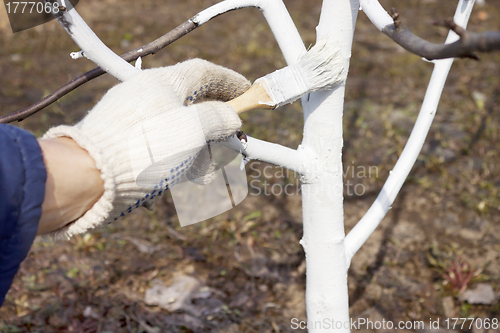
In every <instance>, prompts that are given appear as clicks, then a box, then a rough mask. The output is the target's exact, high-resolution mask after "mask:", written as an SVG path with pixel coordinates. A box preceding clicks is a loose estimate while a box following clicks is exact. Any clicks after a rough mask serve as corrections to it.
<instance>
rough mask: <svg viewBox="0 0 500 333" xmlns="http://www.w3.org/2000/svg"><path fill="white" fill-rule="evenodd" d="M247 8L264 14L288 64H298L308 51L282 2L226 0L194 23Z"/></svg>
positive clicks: (206, 10) (204, 12)
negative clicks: (299, 59) (253, 8)
mask: <svg viewBox="0 0 500 333" xmlns="http://www.w3.org/2000/svg"><path fill="white" fill-rule="evenodd" d="M246 7H256V8H259V9H260V10H261V11H262V12H263V14H264V17H265V18H266V20H267V22H268V24H269V27H270V28H271V31H272V32H273V34H274V37H275V38H276V41H277V42H278V45H279V47H280V49H281V52H283V56H284V57H285V60H286V62H287V64H289V65H291V64H294V63H296V61H297V59H298V58H299V57H300V56H301V55H302V54H303V53H305V52H306V49H305V47H304V43H303V42H302V39H301V38H300V35H299V32H298V30H297V28H296V27H295V24H294V23H293V20H292V18H291V17H290V13H288V10H287V9H286V7H285V4H284V3H283V1H282V0H225V1H221V2H219V3H217V4H215V5H213V6H211V7H209V8H207V9H205V10H204V11H202V12H200V13H199V14H198V15H196V16H194V18H193V22H194V23H196V24H198V25H202V24H204V23H206V22H208V21H209V20H211V19H212V18H214V17H216V16H218V15H220V14H222V13H225V12H228V11H230V10H235V9H240V8H246Z"/></svg>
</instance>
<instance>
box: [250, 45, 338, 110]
mask: <svg viewBox="0 0 500 333" xmlns="http://www.w3.org/2000/svg"><path fill="white" fill-rule="evenodd" d="M346 73H347V72H346V71H345V70H344V59H343V58H342V56H341V54H340V49H339V47H338V46H337V44H336V43H331V42H329V41H328V40H326V39H325V40H320V41H318V43H316V45H315V46H314V47H312V48H311V50H309V51H308V52H307V53H305V54H303V55H302V56H301V57H300V58H299V61H298V62H297V63H296V64H295V65H289V66H287V67H285V68H282V69H279V70H277V71H275V72H273V73H271V74H268V75H266V76H264V77H262V78H260V79H258V80H257V81H256V82H259V83H260V84H261V85H262V86H263V87H264V89H265V90H266V93H267V94H268V95H269V97H271V99H272V101H273V103H274V104H275V105H276V107H280V106H283V105H285V104H289V103H292V102H293V101H295V100H297V99H298V98H300V97H302V96H304V95H307V94H309V93H311V92H314V91H320V90H330V89H332V88H333V87H335V85H337V84H339V83H340V82H343V81H344V80H345V77H346ZM265 104H267V103H265Z"/></svg>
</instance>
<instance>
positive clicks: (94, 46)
mask: <svg viewBox="0 0 500 333" xmlns="http://www.w3.org/2000/svg"><path fill="white" fill-rule="evenodd" d="M45 1H46V2H50V1H48V0H45ZM59 2H60V3H62V5H63V6H64V7H66V10H65V11H60V12H59V13H57V14H55V15H54V16H55V18H56V19H57V21H59V23H60V24H61V26H62V27H63V28H64V29H65V30H66V32H67V33H68V34H69V35H70V37H71V38H72V39H73V40H74V41H75V43H76V44H77V45H78V46H79V47H80V48H81V49H82V51H80V52H83V54H84V56H85V57H87V58H88V59H89V60H91V61H92V62H94V63H95V64H96V65H98V66H99V67H101V68H102V69H104V70H105V71H106V72H108V73H109V74H111V75H113V76H114V77H115V78H117V79H118V80H120V81H125V80H127V79H129V78H131V77H132V76H134V75H135V74H137V73H138V72H140V70H139V69H137V68H135V67H134V66H132V65H131V64H129V63H128V62H126V61H125V60H123V59H122V58H121V57H120V56H118V55H117V54H116V53H114V52H113V51H111V50H110V49H109V48H108V47H107V46H106V45H105V44H104V43H103V42H102V41H101V40H100V39H99V37H97V36H96V34H95V33H94V32H93V31H92V29H90V28H89V26H88V25H87V23H85V21H84V20H83V19H82V18H81V16H80V15H79V14H78V12H77V11H76V9H75V8H74V7H73V6H72V5H71V3H70V2H69V1H65V0H59Z"/></svg>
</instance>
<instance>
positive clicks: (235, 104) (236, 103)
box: [226, 82, 276, 114]
mask: <svg viewBox="0 0 500 333" xmlns="http://www.w3.org/2000/svg"><path fill="white" fill-rule="evenodd" d="M226 103H227V104H229V105H230V106H231V107H232V108H233V109H234V110H235V111H236V113H238V114H240V113H243V112H245V111H250V110H255V109H274V107H275V106H276V104H275V103H274V102H273V101H272V99H271V97H269V95H268V94H267V92H266V90H265V89H264V87H263V86H262V85H261V84H260V82H255V83H254V84H252V86H251V87H250V88H249V89H248V90H247V91H246V92H245V93H244V94H242V95H240V96H238V97H236V98H235V99H232V100H230V101H228V102H226Z"/></svg>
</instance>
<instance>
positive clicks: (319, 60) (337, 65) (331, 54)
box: [297, 39, 345, 93]
mask: <svg viewBox="0 0 500 333" xmlns="http://www.w3.org/2000/svg"><path fill="white" fill-rule="evenodd" d="M297 66H298V67H299V68H300V69H301V73H302V76H303V77H304V81H306V82H307V85H308V87H309V89H308V91H307V93H310V92H313V91H319V90H330V89H332V88H333V87H334V86H336V85H337V84H338V83H339V82H341V81H343V80H344V79H345V70H344V59H343V57H342V55H341V52H340V48H339V47H338V45H337V44H334V43H331V42H329V41H328V40H327V39H322V40H320V41H318V42H317V43H316V45H314V46H313V47H312V48H311V49H310V50H309V51H308V52H307V53H305V54H304V55H303V56H302V57H301V58H300V60H299V62H298V63H297Z"/></svg>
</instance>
